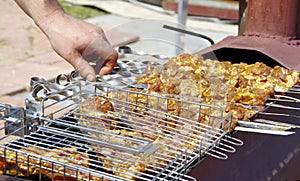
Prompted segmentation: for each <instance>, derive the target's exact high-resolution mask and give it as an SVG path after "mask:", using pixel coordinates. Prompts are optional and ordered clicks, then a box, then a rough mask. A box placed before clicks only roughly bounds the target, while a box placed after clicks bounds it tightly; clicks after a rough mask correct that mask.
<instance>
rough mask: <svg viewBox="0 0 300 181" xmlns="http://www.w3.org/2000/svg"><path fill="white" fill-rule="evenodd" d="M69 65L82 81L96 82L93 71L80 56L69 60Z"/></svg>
mask: <svg viewBox="0 0 300 181" xmlns="http://www.w3.org/2000/svg"><path fill="white" fill-rule="evenodd" d="M70 63H71V65H72V66H73V67H74V68H75V70H76V71H78V72H79V74H80V75H81V76H82V77H83V78H84V79H86V80H88V81H90V82H93V81H95V80H96V73H95V70H94V69H93V67H92V66H91V65H90V64H89V63H88V62H87V61H85V60H84V58H83V57H82V56H81V55H78V56H76V57H74V59H73V60H71V61H70Z"/></svg>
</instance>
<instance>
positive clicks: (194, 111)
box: [0, 81, 242, 180]
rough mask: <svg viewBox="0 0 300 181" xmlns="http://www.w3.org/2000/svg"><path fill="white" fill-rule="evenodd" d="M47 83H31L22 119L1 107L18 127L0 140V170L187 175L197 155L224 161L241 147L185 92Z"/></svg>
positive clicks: (214, 114) (30, 174) (68, 175)
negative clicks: (20, 127)
mask: <svg viewBox="0 0 300 181" xmlns="http://www.w3.org/2000/svg"><path fill="white" fill-rule="evenodd" d="M52 88H53V89H52ZM55 89H57V87H55V86H53V85H52V83H48V82H47V84H41V83H39V82H37V83H36V84H35V85H34V90H33V97H34V98H35V100H26V109H25V110H24V109H23V111H24V112H25V119H23V118H22V117H19V118H18V115H17V116H16V114H14V115H11V114H10V111H9V109H12V108H7V107H5V106H4V105H3V106H2V108H3V109H2V110H4V109H5V111H2V114H3V116H2V119H3V120H8V119H12V118H15V119H18V120H19V122H21V123H22V125H24V126H23V129H24V130H26V132H24V134H18V135H17V136H20V137H16V134H15V133H14V132H11V133H10V134H9V135H7V136H5V137H3V138H2V142H3V144H2V145H1V151H0V152H1V161H0V163H1V164H0V165H1V172H2V174H8V175H16V176H19V177H25V178H30V179H34V180H36V179H38V180H44V179H45V180H46V179H49V180H51V179H52V180H195V179H194V178H192V177H190V176H188V175H186V174H187V172H188V171H189V168H191V167H192V166H193V165H194V164H196V163H197V162H199V161H200V160H202V158H204V157H205V156H207V155H210V156H213V157H216V158H219V159H226V158H227V155H226V152H229V153H230V152H235V148H234V146H237V145H242V142H241V141H240V140H238V139H235V138H232V137H231V136H229V132H230V126H231V125H230V124H231V116H230V115H227V116H224V115H223V110H222V108H221V107H218V106H212V105H206V104H199V103H195V102H194V101H193V100H192V98H189V97H179V96H177V97H176V96H174V95H162V94H148V93H146V92H144V91H139V90H132V89H116V88H112V87H109V86H107V85H102V84H99V83H86V82H81V81H77V82H75V83H71V84H70V85H67V86H64V87H63V88H62V87H59V89H58V90H55ZM99 106H100V107H99ZM11 117H12V118H11ZM12 124H13V123H11V125H12ZM2 129H5V128H2ZM4 138H5V139H6V140H4ZM7 138H9V139H12V138H13V140H8V141H7ZM4 142H5V143H4Z"/></svg>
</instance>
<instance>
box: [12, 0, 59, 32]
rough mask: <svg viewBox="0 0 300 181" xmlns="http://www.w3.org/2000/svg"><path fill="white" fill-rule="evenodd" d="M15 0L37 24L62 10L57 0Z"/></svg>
mask: <svg viewBox="0 0 300 181" xmlns="http://www.w3.org/2000/svg"><path fill="white" fill-rule="evenodd" d="M15 2H16V3H17V4H18V5H19V7H20V8H22V9H23V11H24V12H25V13H26V14H27V15H28V16H30V17H31V18H32V19H33V20H34V22H35V23H36V24H37V25H38V26H40V25H41V24H43V21H44V20H45V19H47V18H49V17H51V16H52V15H54V14H56V13H58V12H59V13H60V12H63V9H62V7H61V6H60V4H59V3H58V2H57V0H15Z"/></svg>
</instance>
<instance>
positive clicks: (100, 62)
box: [82, 34, 118, 75]
mask: <svg viewBox="0 0 300 181" xmlns="http://www.w3.org/2000/svg"><path fill="white" fill-rule="evenodd" d="M82 56H83V58H84V59H85V60H86V61H88V62H91V63H92V64H93V68H94V70H95V72H96V74H101V75H102V74H108V73H111V72H112V70H113V69H114V67H115V65H116V62H117V59H118V53H117V51H116V50H115V49H114V48H113V47H112V46H111V45H110V43H109V42H108V41H107V39H106V37H105V35H104V34H101V36H98V38H97V39H95V40H94V41H93V42H91V43H90V44H89V45H88V47H86V49H85V50H84V52H83V53H82Z"/></svg>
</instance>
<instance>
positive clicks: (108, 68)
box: [99, 52, 118, 75]
mask: <svg viewBox="0 0 300 181" xmlns="http://www.w3.org/2000/svg"><path fill="white" fill-rule="evenodd" d="M117 59H118V53H117V52H115V53H113V54H111V56H110V57H109V58H108V59H106V62H105V64H104V65H103V66H102V68H101V70H100V72H99V75H105V74H109V73H111V72H112V71H113V70H114V68H115V66H116V63H117Z"/></svg>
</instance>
